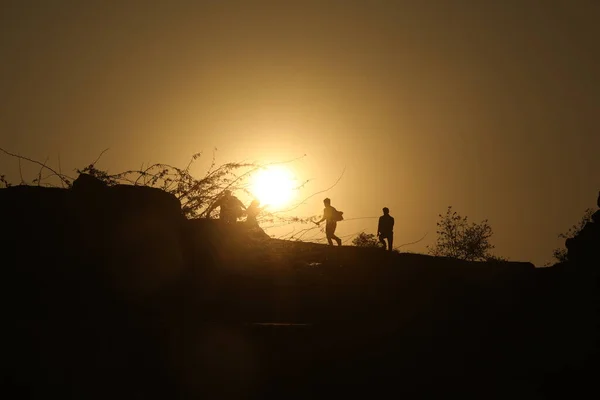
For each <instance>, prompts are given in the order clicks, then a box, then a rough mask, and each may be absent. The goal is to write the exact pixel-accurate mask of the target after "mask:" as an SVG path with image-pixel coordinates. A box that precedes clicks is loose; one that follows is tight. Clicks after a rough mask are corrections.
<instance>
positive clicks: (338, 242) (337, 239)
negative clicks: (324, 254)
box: [333, 235, 342, 246]
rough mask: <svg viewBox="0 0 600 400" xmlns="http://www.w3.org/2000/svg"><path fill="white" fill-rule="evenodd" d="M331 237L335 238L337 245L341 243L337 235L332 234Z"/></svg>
mask: <svg viewBox="0 0 600 400" xmlns="http://www.w3.org/2000/svg"><path fill="white" fill-rule="evenodd" d="M333 238H334V239H335V241H336V242H337V244H338V246H341V245H342V239H340V238H339V237H337V236H335V235H333Z"/></svg>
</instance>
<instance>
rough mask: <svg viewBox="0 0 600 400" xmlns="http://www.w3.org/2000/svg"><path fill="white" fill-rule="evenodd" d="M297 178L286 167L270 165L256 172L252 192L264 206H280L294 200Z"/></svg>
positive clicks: (251, 184) (253, 177)
mask: <svg viewBox="0 0 600 400" xmlns="http://www.w3.org/2000/svg"><path fill="white" fill-rule="evenodd" d="M295 191H296V179H295V178H294V176H293V174H292V172H291V171H290V170H289V169H288V168H285V167H281V166H269V167H266V168H263V169H261V170H259V171H258V172H256V173H255V174H254V175H253V176H252V179H251V183H250V192H251V193H252V194H253V195H254V196H255V197H256V198H257V199H258V201H260V203H261V205H262V206H270V207H272V208H275V209H276V208H280V207H283V206H285V205H286V204H288V203H289V202H290V200H292V198H293V197H294V194H295Z"/></svg>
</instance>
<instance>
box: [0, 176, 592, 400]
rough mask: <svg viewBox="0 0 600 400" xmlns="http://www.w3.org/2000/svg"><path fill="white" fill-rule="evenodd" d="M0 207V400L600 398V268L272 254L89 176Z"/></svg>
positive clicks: (364, 254)
mask: <svg viewBox="0 0 600 400" xmlns="http://www.w3.org/2000/svg"><path fill="white" fill-rule="evenodd" d="M0 207H1V208H0V209H1V210H2V213H3V215H2V230H1V232H2V233H1V235H2V236H1V237H0V239H1V240H0V252H1V254H2V268H3V271H2V272H3V277H2V293H3V296H4V297H3V300H4V301H3V310H2V311H3V313H2V315H3V316H4V322H5V324H3V325H4V326H5V328H4V336H5V337H4V340H3V341H2V349H1V350H2V355H3V357H2V361H1V367H2V379H3V385H2V390H3V393H2V395H3V398H44V399H45V398H49V397H57V398H77V399H79V398H86V399H90V398H92V399H93V398H98V399H100V398H103V399H104V398H109V397H110V398H127V399H131V398H203V397H204V398H219V399H229V398H234V399H248V398H280V397H282V396H285V397H286V398H290V397H291V398H307V397H309V396H310V397H317V398H321V397H322V398H325V397H327V398H331V396H335V397H341V396H350V395H356V394H357V393H360V394H367V395H369V396H373V395H375V396H377V397H380V396H381V395H383V394H386V395H388V396H389V394H392V395H396V396H398V395H405V396H409V398H415V397H417V398H423V397H426V398H429V397H432V396H434V397H441V396H443V397H448V396H450V395H452V394H460V395H465V394H471V395H476V396H478V397H480V398H506V397H507V396H511V397H524V398H529V399H536V398H546V397H549V396H550V395H559V396H560V395H563V396H564V395H569V396H570V397H573V395H575V396H576V394H577V393H585V391H587V390H589V389H590V388H591V387H593V389H594V390H596V389H595V387H594V386H595V379H596V370H597V366H598V357H597V354H598V352H597V343H598V338H599V336H598V334H599V332H598V322H599V320H598V305H599V303H598V275H597V269H594V268H587V267H586V268H575V267H573V265H566V264H564V265H559V266H556V267H552V268H544V269H535V268H533V265H531V264H530V263H514V262H495V263H475V262H472V263H469V262H461V261H457V260H452V259H446V258H437V257H431V256H425V255H415V254H397V253H392V254H390V253H388V252H383V251H379V250H378V249H362V248H356V247H341V248H337V247H336V248H329V247H328V246H324V245H318V244H311V243H299V242H289V241H281V240H275V239H270V238H268V237H267V236H266V235H265V234H264V232H262V231H257V230H251V229H247V228H245V225H244V224H241V223H240V224H236V226H224V225H222V224H219V223H218V221H213V220H193V221H188V220H186V219H185V218H184V217H183V216H182V215H181V211H180V205H179V202H178V201H177V199H175V198H174V197H172V196H170V195H168V194H166V193H164V192H161V191H160V190H155V189H150V188H143V187H132V186H114V187H106V186H104V185H102V184H101V183H100V184H99V182H97V181H96V180H94V179H93V178H91V177H89V176H82V177H80V179H78V180H77V181H76V182H75V184H74V186H73V188H72V189H69V190H66V189H48V188H40V187H24V186H22V187H21V186H20V187H13V188H9V189H0ZM592 243H595V242H592ZM582 248H587V247H585V246H583V247H582ZM569 251H570V252H571V251H572V250H571V248H569ZM585 254H587V253H585ZM586 265H588V266H589V264H586ZM272 322H277V324H269V323H272ZM388 393H389V394H388ZM54 395H56V396H54Z"/></svg>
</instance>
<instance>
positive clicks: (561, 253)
mask: <svg viewBox="0 0 600 400" xmlns="http://www.w3.org/2000/svg"><path fill="white" fill-rule="evenodd" d="M593 214H594V210H593V209H591V208H587V209H586V210H585V211H584V212H583V216H582V217H581V219H580V220H579V222H577V223H576V224H575V225H573V226H572V227H570V228H569V230H568V231H566V232H564V233H561V234H559V235H558V237H559V238H561V239H565V241H566V239H572V238H574V237H575V236H577V234H579V232H581V230H582V229H583V227H584V226H585V224H587V223H588V222H590V221H591V220H592V215H593ZM552 256H553V257H554V258H555V259H556V261H558V262H559V263H563V262H567V261H569V255H568V253H567V249H566V248H564V247H563V248H557V249H554V251H553V252H552Z"/></svg>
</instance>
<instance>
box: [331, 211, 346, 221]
mask: <svg viewBox="0 0 600 400" xmlns="http://www.w3.org/2000/svg"><path fill="white" fill-rule="evenodd" d="M333 220H334V221H343V220H344V212H343V211H338V210H336V209H334V211H333Z"/></svg>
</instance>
